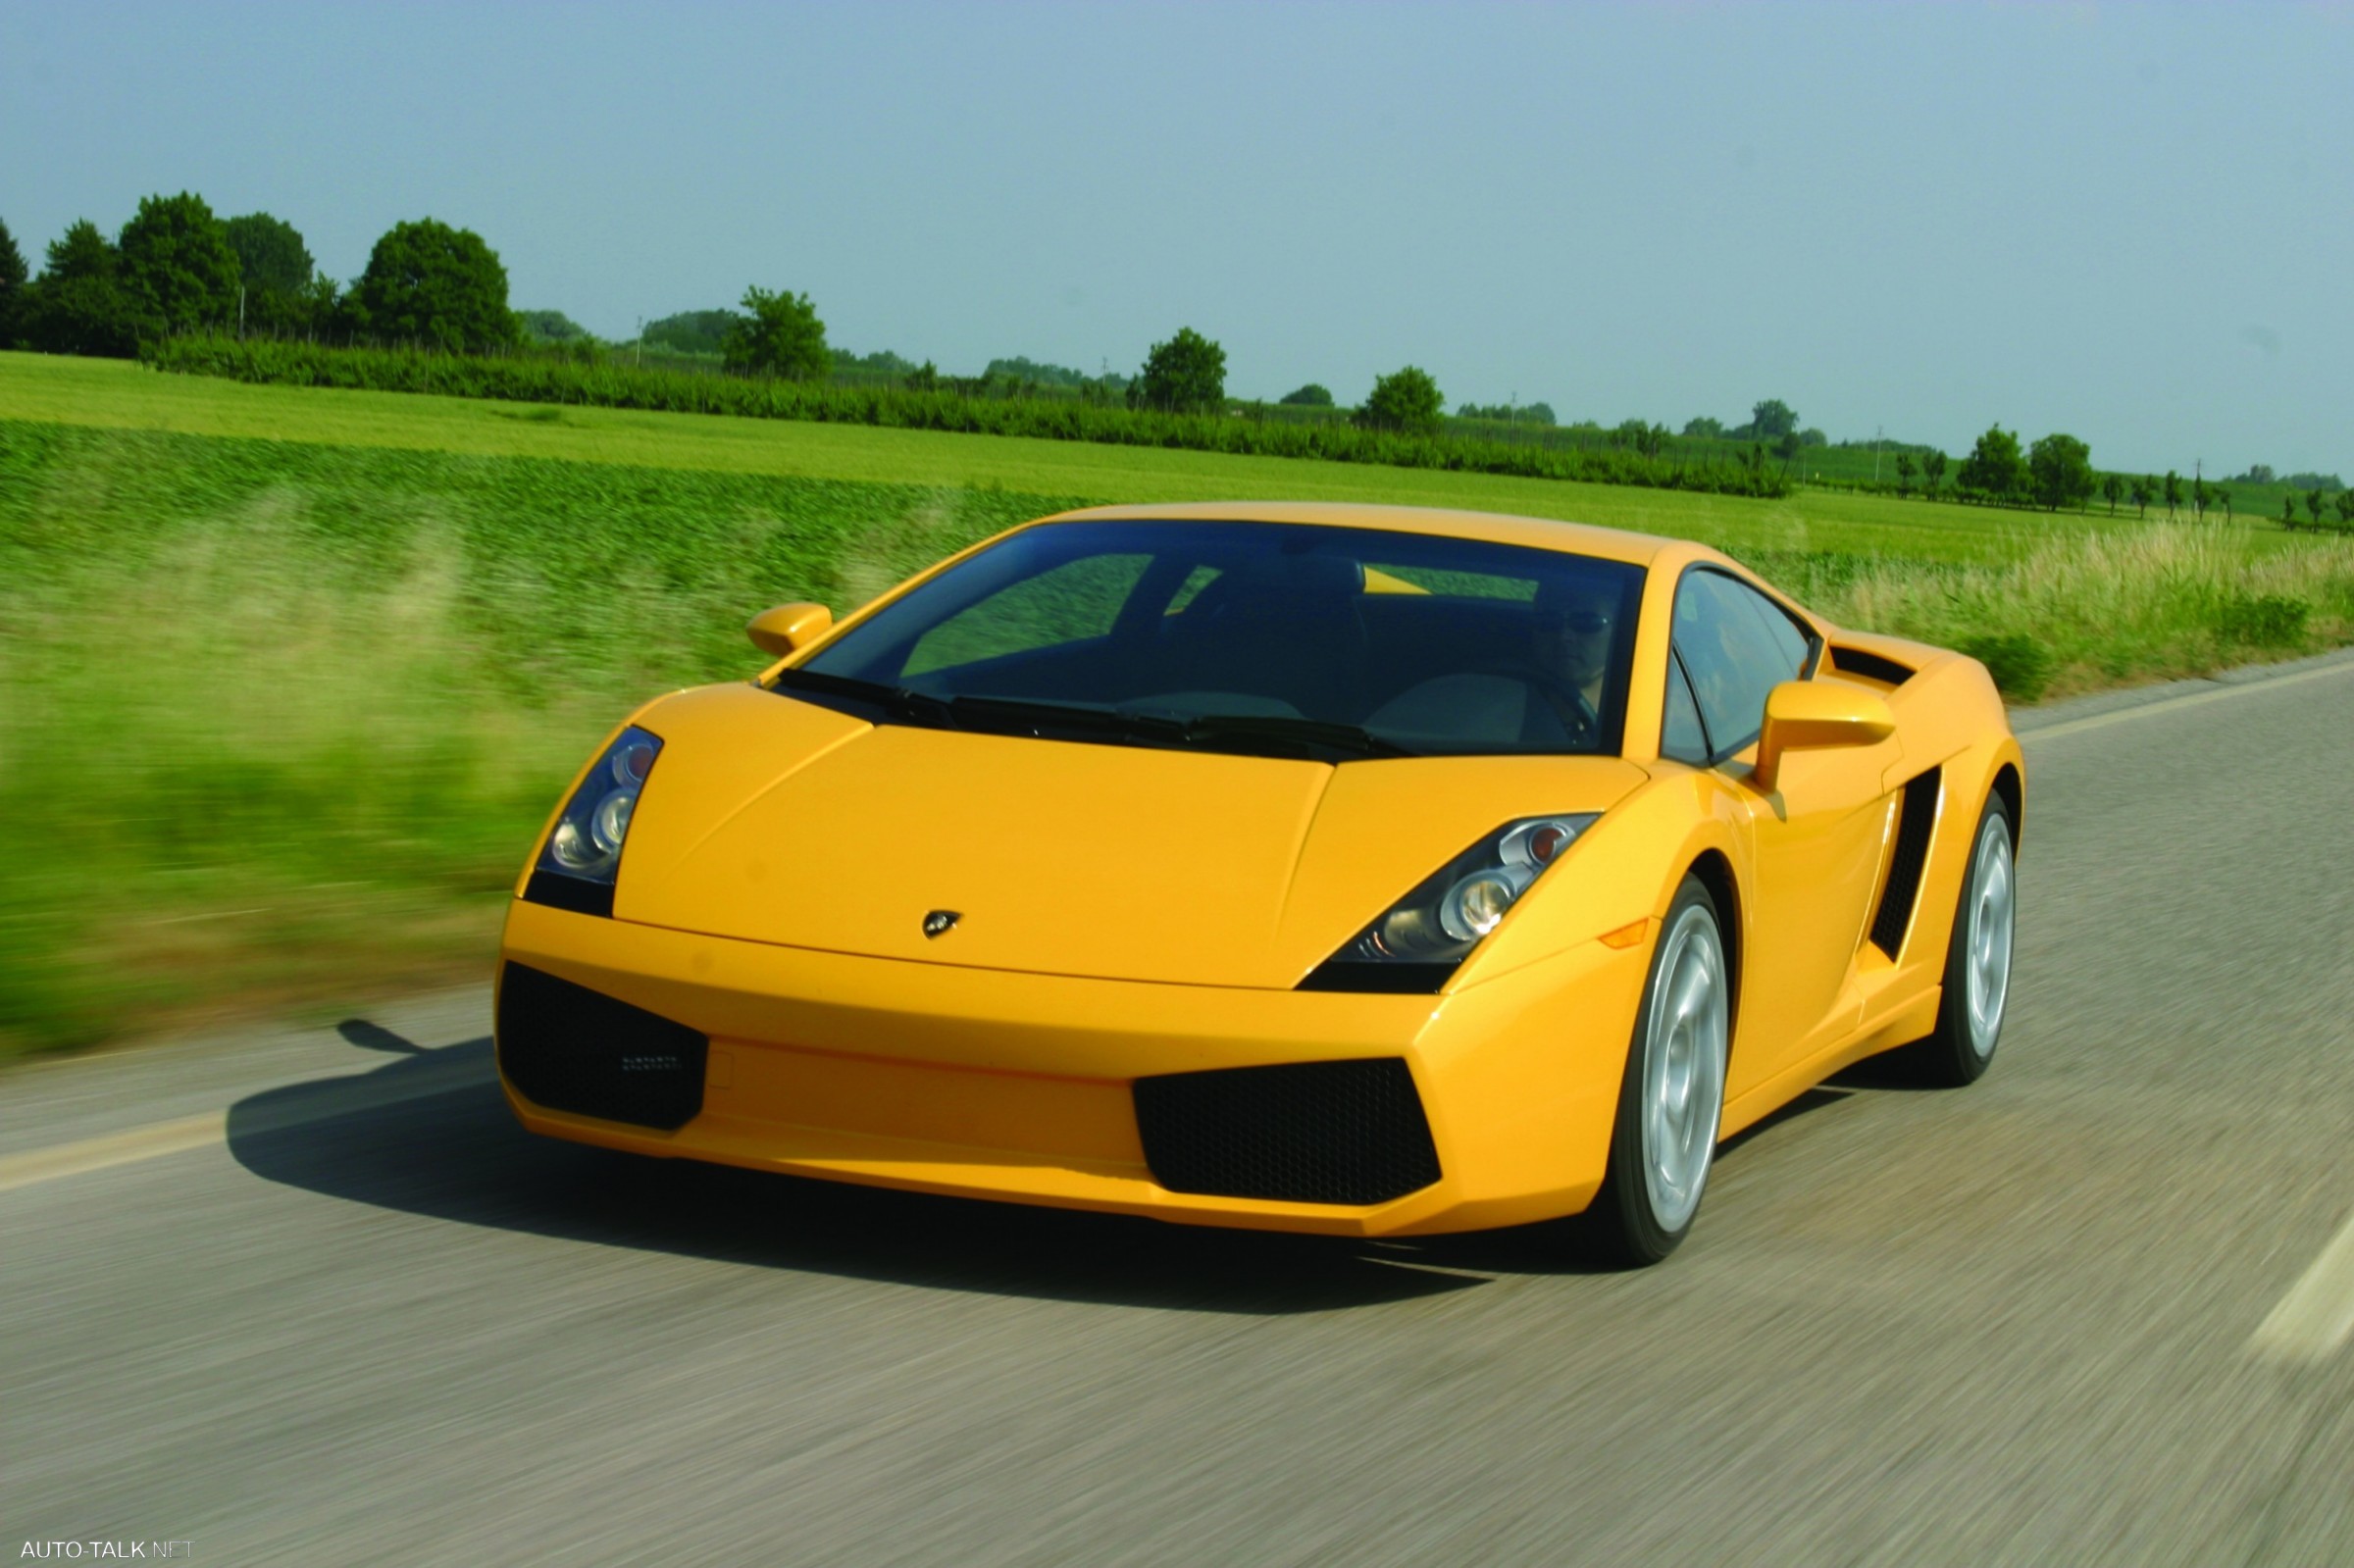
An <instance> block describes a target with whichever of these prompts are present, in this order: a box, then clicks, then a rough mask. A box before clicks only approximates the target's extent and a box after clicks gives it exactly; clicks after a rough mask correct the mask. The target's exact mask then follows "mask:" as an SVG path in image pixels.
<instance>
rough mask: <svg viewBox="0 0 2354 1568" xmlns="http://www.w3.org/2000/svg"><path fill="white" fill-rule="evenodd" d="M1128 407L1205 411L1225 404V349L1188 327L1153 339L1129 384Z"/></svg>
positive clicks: (1194, 412)
mask: <svg viewBox="0 0 2354 1568" xmlns="http://www.w3.org/2000/svg"><path fill="white" fill-rule="evenodd" d="M1128 406H1129V407H1130V408H1156V409H1160V410H1162V411H1163V412H1165V413H1170V414H1207V413H1214V412H1216V411H1217V410H1219V409H1222V408H1224V407H1225V406H1226V351H1225V350H1224V349H1222V348H1220V347H1219V346H1218V345H1217V344H1215V343H1213V342H1211V341H1210V340H1209V339H1208V338H1206V337H1203V335H1202V334H1201V333H1200V332H1197V331H1195V330H1194V329H1192V328H1190V327H1180V328H1178V329H1177V335H1176V336H1174V337H1172V338H1170V339H1169V340H1168V341H1167V342H1165V343H1154V344H1153V345H1152V351H1151V353H1149V354H1147V355H1146V356H1145V368H1144V370H1143V371H1141V372H1140V373H1139V374H1138V376H1137V379H1135V380H1134V381H1132V382H1130V383H1129V386H1128Z"/></svg>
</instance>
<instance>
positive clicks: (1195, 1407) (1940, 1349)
mask: <svg viewBox="0 0 2354 1568" xmlns="http://www.w3.org/2000/svg"><path fill="white" fill-rule="evenodd" d="M2153 699H2154V700H2153ZM2120 700H2121V702H2122V703H2123V705H2120V706H2109V705H2106V704H2102V703H2095V704H2092V705H2090V706H2082V705H2079V706H2078V707H2075V708H2073V709H2068V710H2062V711H2061V712H2059V713H2056V714H2045V715H2036V716H2032V718H2031V719H2030V721H2028V722H2031V723H2035V724H2038V725H2039V726H2040V727H2039V728H2035V729H2033V730H2031V731H2027V730H2026V724H2025V723H2022V731H2026V733H2025V744H2026V748H2027V754H2028V760H2029V767H2030V770H2031V775H2032V776H2031V779H2030V786H2029V796H2028V808H2027V829H2026V848H2025V854H2024V856H2023V858H2022V860H2021V909H2022V914H2021V950H2020V963H2019V969H2018V974H2017V981H2016V985H2015V988H2014V1013H2013V1016H2012V1020H2011V1024H2010V1028H2009V1033H2008V1035H2007V1037H2006V1039H2005V1042H2004V1045H2003V1048H2002V1052H2001V1055H2000V1056H1999V1057H1998V1058H1997V1060H1996V1062H1995V1065H1994V1068H1993V1071H1992V1072H1991V1074H1990V1075H1989V1076H1988V1078H1987V1079H1986V1080H1985V1082H1983V1083H1982V1084H1980V1085H1978V1086H1976V1087H1972V1088H1970V1089H1966V1090H1961V1091H1948V1092H1923V1091H1912V1090H1906V1089H1903V1088H1900V1087H1896V1086H1894V1085H1892V1084H1889V1083H1886V1082H1884V1081H1883V1077H1882V1076H1875V1075H1874V1074H1873V1073H1871V1072H1870V1071H1868V1070H1863V1071H1859V1072H1857V1073H1855V1074H1851V1075H1849V1076H1848V1077H1846V1078H1845V1079H1843V1080H1842V1081H1840V1082H1839V1083H1837V1084H1834V1085H1832V1086H1830V1087H1827V1088H1826V1089H1824V1090H1821V1091H1818V1092H1817V1093H1816V1094H1813V1095H1811V1096H1809V1097H1808V1099H1807V1100H1806V1101H1804V1102H1802V1105H1801V1106H1800V1107H1799V1108H1797V1109H1796V1110H1795V1111H1794V1112H1792V1113H1789V1114H1785V1115H1783V1116H1781V1117H1779V1118H1777V1119H1776V1120H1774V1121H1773V1122H1771V1123H1770V1124H1769V1125H1767V1126H1766V1127H1765V1128H1763V1129H1762V1130H1759V1131H1757V1132H1755V1133H1753V1134H1750V1135H1747V1136H1744V1137H1743V1138H1739V1139H1738V1140H1736V1141H1735V1142H1734V1143H1733V1144H1732V1145H1731V1146H1730V1147H1728V1148H1727V1150H1726V1151H1725V1152H1724V1154H1723V1156H1722V1159H1721V1162H1720V1164H1719V1165H1718V1167H1717V1169H1716V1174H1715V1178H1714V1182H1713V1184H1712V1186H1711V1189H1710V1191H1709V1197H1708V1202H1707V1204H1706V1207H1705V1209H1704V1211H1703V1213H1702V1216H1701V1222H1700V1225H1699V1228H1698V1231H1697V1232H1696V1234H1695V1236H1694V1238H1693V1239H1692V1241H1691V1242H1690V1243H1689V1244H1687V1246H1686V1247H1685V1248H1684V1249H1683V1251H1681V1252H1680V1253H1678V1254H1677V1255H1676V1257H1675V1258H1674V1259H1672V1260H1671V1261H1670V1262H1669V1263H1668V1264H1667V1265H1666V1266H1664V1267H1663V1268H1659V1269H1655V1270H1651V1271H1648V1272H1644V1273H1637V1274H1610V1273H1596V1272H1588V1271H1586V1270H1585V1269H1583V1268H1582V1267H1581V1266H1580V1265H1579V1264H1578V1262H1577V1261H1576V1259H1575V1257H1574V1256H1573V1255H1571V1254H1567V1253H1564V1252H1563V1251H1562V1250H1561V1248H1560V1247H1559V1246H1558V1245H1557V1244H1556V1243H1555V1242H1554V1240H1553V1239H1550V1238H1549V1237H1548V1236H1547V1235H1545V1234H1543V1233H1510V1234H1503V1235H1496V1236H1489V1237H1475V1238H1460V1239H1444V1240H1435V1241H1425V1242H1417V1243H1350V1242H1331V1241H1323V1240H1305V1239H1288V1238H1279V1237H1261V1236H1250V1235H1234V1234H1225V1233H1217V1232H1202V1231H1186V1230H1179V1229H1174V1228H1168V1227H1161V1226H1156V1225H1153V1224H1150V1223H1147V1222H1142V1221H1132V1220H1124V1219H1108V1218H1098V1217H1091V1216H1084V1215H1074V1214H1059V1213H1053V1212H1048V1211H1037V1210H1025V1209H1018V1208H1003V1207H996V1206H990V1205H982V1204H970V1203H962V1202H955V1201H949V1200H944V1199H932V1198H925V1197H915V1196H903V1195H897V1194H892V1193H886V1192H875V1191H861V1190H857V1189H846V1188H835V1187H828V1186H824V1185H819V1184H809V1183H800V1182H794V1181H791V1180H786V1179H780V1178H772V1177H759V1176H752V1175H747V1174H743V1173H737V1172H730V1171H723V1170H716V1169H709V1168H701V1167H693V1166H674V1165H669V1164H664V1163H658V1162H647V1161H639V1160H633V1159H629V1158H626V1157H622V1156H616V1155H608V1154H604V1153H601V1152H597V1151H592V1150H587V1149H582V1148H577V1147H572V1146H568V1145H562V1144H557V1143H551V1142H542V1141H537V1140H534V1139H532V1138H526V1137H525V1136H523V1135H522V1134H521V1133H520V1132H518V1131H517V1129H516V1128H515V1126H514V1125H513V1123H512V1122H511V1120H510V1119H509V1118H508V1116H507V1114H506V1112H505V1110H504V1108H503V1106H502V1105H501V1104H500V1102H499V1100H498V1097H497V1093H496V1090H495V1088H494V1087H493V1085H492V1081H491V1076H490V1061H489V1045H488V1041H487V1040H486V1037H485V1036H486V1032H487V1020H486V1007H487V1004H486V993H484V992H481V991H470V992H465V993H459V994H454V995H441V996H435V997H425V998H418V999H414V1000H412V1001H410V1002H408V1003H405V1004H403V1005H399V1006H395V1007H390V1008H387V1009H384V1011H382V1012H379V1013H377V1014H374V1015H372V1016H371V1017H369V1018H368V1019H366V1020H352V1021H348V1022H346V1023H345V1024H343V1025H342V1026H340V1027H339V1028H337V1029H328V1030H316V1031H299V1030H286V1031H281V1032H277V1033H270V1032H263V1031H247V1032H243V1033H239V1034H235V1035H230V1036H224V1037H218V1038H213V1039H209V1040H191V1041H185V1042H180V1043H178V1044H175V1045H174V1046H172V1047H170V1048H168V1049H148V1050H143V1051H135V1052H126V1053H119V1054H116V1055H112V1056H102V1057H95V1058H89V1059H82V1060H75V1061H67V1062H60V1063H54V1064H42V1065H35V1066H31V1067H26V1068H20V1069H17V1070H15V1071H13V1072H11V1073H8V1074H7V1075H5V1076H0V1259H4V1260H5V1263H4V1267H5V1275H4V1277H0V1278H4V1280H5V1287H6V1289H5V1290H4V1291H0V1346H4V1347H5V1350H4V1352H0V1547H4V1548H5V1551H4V1553H0V1555H5V1556H7V1557H8V1558H9V1559H11V1560H15V1559H17V1558H18V1557H19V1556H20V1555H21V1553H22V1551H23V1549H24V1547H25V1546H26V1544H27V1543H32V1544H33V1545H34V1546H35V1547H36V1549H38V1546H39V1544H40V1543H50V1542H59V1543H67V1542H79V1543H85V1545H84V1548H83V1549H84V1551H85V1553H88V1552H90V1551H92V1550H93V1548H91V1547H90V1546H89V1545H88V1544H87V1543H133V1542H145V1543H153V1542H159V1541H163V1542H184V1543H188V1544H187V1545H186V1547H185V1548H183V1550H184V1553H185V1555H186V1556H187V1557H188V1558H189V1559H190V1560H192V1561H195V1562H199V1563H207V1562H209V1563H233V1564H263V1563H287V1564H306V1565H311V1564H329V1563H333V1564H371V1563H386V1564H391V1563H400V1564H414V1563H421V1562H422V1563H439V1562H451V1563H468V1564H509V1563H548V1564H567V1565H572V1564H607V1563H663V1564H669V1563H713V1564H729V1565H742V1564H762V1563H777V1564H813V1565H814V1564H827V1565H867V1564H956V1565H982V1564H998V1563H1072V1564H1131V1563H1134V1564H1144V1563H1151V1564H1160V1563H1172V1564H1174V1563H1186V1564H1194V1563H1218V1564H1224V1563H1250V1564H1295V1563H1296V1564H1311V1563H1313V1564H1350V1565H1372V1564H1393V1563H1395V1564H1409V1563H1410V1564H1425V1563H1427V1564H1457V1563H1529V1564H1548V1565H1551V1564H1567V1563H1618V1562H1640V1563H1657V1564H1679V1563H1695V1564H1698V1563H1804V1564H1811V1565H1812V1564H1826V1565H1828V1564H1848V1563H1856V1564H1864V1563H1875V1564H1876V1563H1889V1564H1907V1565H1919V1564H1933V1563H1967V1564H1973V1565H1977V1564H1999V1563H2022V1564H2024V1563H2032V1564H2055V1563H2057V1564H2072V1565H2082V1564H2097V1563H2120V1564H2135V1565H2141V1564H2161V1563H2181V1564H2197V1565H2210V1564H2257V1563H2313V1564H2342V1563H2354V1343H2350V1342H2349V1338H2350V1336H2354V1159H2350V1158H2349V1157H2348V1151H2349V1143H2350V1138H2349V1135H2350V1133H2354V1022H2350V1021H2354V662H2348V661H2347V660H2345V659H2343V658H2340V659H2337V660H2333V661H2325V662H2322V663H2320V664H2316V665H2308V666H2306V667H2303V668H2300V669H2296V670H2293V671H2292V672H2290V673H2289V674H2287V675H2286V676H2284V677H2283V676H2275V677H2273V678H2271V679H2267V680H2262V681H2251V682H2247V683H2220V684H2219V683H2195V684H2193V685H2190V686H2187V687H2183V688H2176V689H2173V690H2170V691H2167V692H2161V693H2145V694H2140V695H2137V696H2135V697H2132V698H2126V699H2120ZM83 1560H85V1561H86V1560H93V1559H92V1557H91V1556H89V1555H85V1556H84V1558H83Z"/></svg>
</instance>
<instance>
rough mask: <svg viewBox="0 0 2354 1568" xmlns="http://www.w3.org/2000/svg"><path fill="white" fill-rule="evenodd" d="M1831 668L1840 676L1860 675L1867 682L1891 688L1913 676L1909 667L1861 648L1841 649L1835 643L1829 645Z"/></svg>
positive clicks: (1911, 668)
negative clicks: (1880, 682) (1884, 684)
mask: <svg viewBox="0 0 2354 1568" xmlns="http://www.w3.org/2000/svg"><path fill="white" fill-rule="evenodd" d="M1831 668H1832V669H1834V670H1836V671H1838V672H1839V673H1840V674H1842V675H1860V676H1862V677H1863V678H1864V679H1865V680H1867V681H1882V682H1886V683H1888V684H1889V685H1892V686H1901V685H1903V684H1904V683H1906V682H1908V681H1910V680H1912V679H1913V675H1914V671H1913V667H1912V666H1910V665H1904V664H1899V663H1897V662H1896V661H1895V660H1894V659H1890V658H1885V657H1883V656H1881V655H1880V654H1877V653H1868V652H1866V651H1865V650H1864V649H1862V648H1843V647H1841V646H1839V645H1838V644H1837V643H1833V644H1831Z"/></svg>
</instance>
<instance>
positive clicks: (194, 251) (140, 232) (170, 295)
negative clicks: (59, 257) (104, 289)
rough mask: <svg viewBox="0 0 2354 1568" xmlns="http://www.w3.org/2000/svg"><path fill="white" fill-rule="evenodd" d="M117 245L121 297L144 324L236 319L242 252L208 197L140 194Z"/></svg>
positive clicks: (159, 327)
mask: <svg viewBox="0 0 2354 1568" xmlns="http://www.w3.org/2000/svg"><path fill="white" fill-rule="evenodd" d="M115 248H116V251H117V253H118V254H119V256H120V258H121V262H120V268H121V270H120V273H119V277H120V279H121V285H122V289H123V299H124V302H125V303H126V304H127V305H128V307H129V308H130V309H131V310H132V311H133V312H134V313H135V314H136V315H137V317H138V322H139V329H140V330H141V332H143V333H153V334H155V335H157V336H166V335H169V334H171V333H174V332H186V331H193V330H194V329H197V328H199V327H217V326H222V325H225V324H227V323H229V322H233V321H234V320H236V315H237V285H238V281H239V275H238V272H237V253H236V252H235V251H233V250H231V249H230V246H229V232H228V230H227V229H226V228H223V227H222V224H221V220H220V219H218V218H215V217H214V216H213V210H212V208H210V207H208V206H206V205H205V204H204V198H203V197H201V196H194V195H190V194H189V193H188V192H186V191H184V190H183V191H181V192H180V193H179V195H177V196H147V197H142V198H141V199H140V201H139V210H138V212H137V213H135V214H133V215H132V217H131V220H130V222H129V223H128V224H125V225H124V226H123V234H122V237H121V238H120V239H118V240H117V241H116V246H115Z"/></svg>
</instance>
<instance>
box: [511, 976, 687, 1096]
mask: <svg viewBox="0 0 2354 1568" xmlns="http://www.w3.org/2000/svg"><path fill="white" fill-rule="evenodd" d="M709 1048H710V1041H709V1040H707V1039H705V1038H704V1037H702V1036H700V1035H698V1034H696V1033H695V1032H694V1031H693V1030H691V1029H689V1028H688V1027H687V1026H686V1025H684V1024H674V1023H672V1022H671V1021H670V1020H669V1019H667V1018H664V1017H661V1016H660V1015H659V1014H655V1013H649V1012H647V1011H646V1010H645V1009H644V1008H642V1007H633V1006H631V1005H630V1004H629V1003H628V1002H625V1001H622V1000H620V999H619V998H617V997H612V996H607V995H604V994H603V993H601V992H599V991H592V990H590V989H588V987H587V986H575V985H574V984H573V983H572V982H570V981H568V980H558V979H557V978H556V977H555V976H553V975H550V974H547V973H546V972H545V971H543V970H537V969H533V968H531V967H530V966H528V965H525V964H509V965H507V967H506V972H505V974H504V975H502V976H501V977H500V979H499V986H498V1066H499V1071H501V1072H502V1073H504V1074H506V1076H507V1082H508V1083H510V1084H513V1085H514V1086H515V1087H516V1088H517V1089H518V1090H519V1091H520V1092H521V1093H522V1094H523V1097H524V1098H526V1099H528V1100H530V1101H531V1102H532V1103H533V1104H535V1105H544V1106H546V1107H547V1108H548V1109H549V1110H551V1111H571V1112H573V1113H574V1114H576V1115H580V1116H595V1117H601V1118H603V1119H604V1120H605V1121H608V1122H632V1123H635V1124H636V1125H638V1126H640V1127H659V1128H664V1129H669V1128H677V1127H684V1126H686V1125H687V1124H688V1123H689V1122H691V1121H692V1120H693V1119H694V1117H695V1115H696V1113H698V1112H699V1111H701V1110H702V1108H703V1057H704V1055H705V1053H706V1052H707V1051H708V1050H709Z"/></svg>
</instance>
